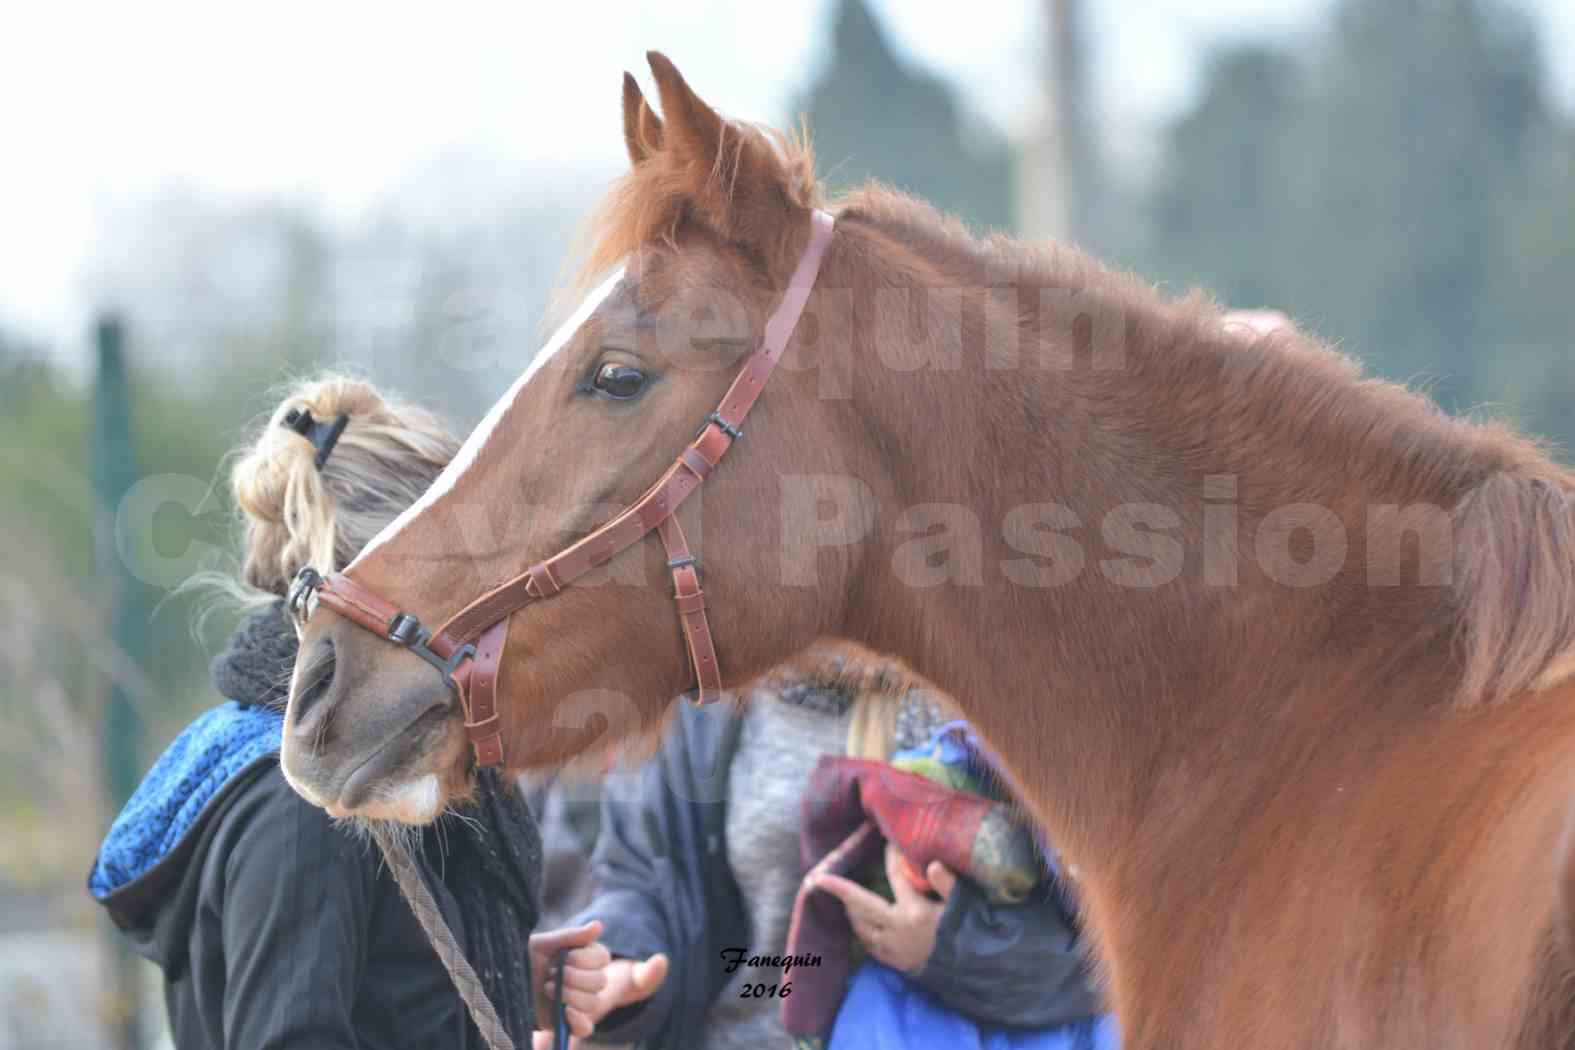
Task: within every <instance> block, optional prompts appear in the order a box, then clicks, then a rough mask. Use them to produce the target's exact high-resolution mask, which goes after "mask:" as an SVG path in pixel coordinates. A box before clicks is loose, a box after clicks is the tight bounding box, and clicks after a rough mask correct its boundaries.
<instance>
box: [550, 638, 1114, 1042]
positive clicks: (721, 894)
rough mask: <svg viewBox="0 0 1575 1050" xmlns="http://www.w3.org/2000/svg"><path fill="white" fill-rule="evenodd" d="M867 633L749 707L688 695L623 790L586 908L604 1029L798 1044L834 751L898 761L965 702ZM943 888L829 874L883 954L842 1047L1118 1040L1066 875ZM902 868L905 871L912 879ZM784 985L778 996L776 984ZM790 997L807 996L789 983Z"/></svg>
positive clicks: (949, 881) (948, 881) (775, 683)
mask: <svg viewBox="0 0 1575 1050" xmlns="http://www.w3.org/2000/svg"><path fill="white" fill-rule="evenodd" d="M911 681H912V676H911V675H909V674H908V672H907V671H906V670H905V669H904V668H902V667H901V666H900V665H898V664H896V662H895V661H888V660H885V659H883V658H881V657H878V656H876V655H874V654H871V653H868V652H866V651H864V650H860V649H857V648H856V647H852V646H845V645H840V644H838V645H832V646H821V647H817V648H816V649H814V650H811V652H810V653H808V654H806V655H805V656H803V657H801V658H799V659H798V660H795V661H792V662H790V663H789V664H787V665H785V666H784V667H782V668H779V669H778V670H776V671H774V672H772V673H771V674H770V675H768V676H767V677H766V678H765V679H764V680H762V681H761V682H760V683H758V684H757V685H756V686H755V687H753V688H752V689H751V690H750V692H749V695H748V697H747V703H746V704H744V705H743V706H742V708H735V707H734V706H733V705H731V704H727V703H721V704H715V705H711V706H708V707H705V708H698V707H695V706H693V705H690V704H686V703H681V704H680V708H679V710H678V712H677V715H676V717H675V718H674V719H673V720H672V721H671V722H670V723H669V724H668V726H667V728H666V730H665V732H664V734H663V737H662V740H661V744H660V748H659V750H658V752H657V753H656V755H655V756H654V757H652V758H651V759H649V760H648V761H647V762H645V763H644V764H643V765H641V766H640V767H639V768H638V769H637V770H636V771H635V772H633V773H632V774H627V775H625V776H622V777H615V778H614V780H612V781H611V782H609V784H608V785H607V787H606V789H605V791H604V796H603V797H604V801H603V804H602V825H601V830H600V834H599V836H598V839H597V845H596V849H595V852H594V854H593V856H592V860H591V874H592V878H593V881H594V883H595V886H596V892H595V896H594V898H593V900H592V901H591V903H590V904H589V905H588V906H587V907H586V908H585V909H584V911H583V912H581V913H580V916H579V918H580V920H581V921H589V920H596V921H599V922H601V923H602V924H603V925H604V930H603V933H602V942H603V944H604V945H605V947H606V948H607V949H608V950H610V951H611V953H612V955H613V961H612V963H611V965H609V966H608V967H607V968H606V971H605V973H606V982H605V985H604V987H603V988H602V989H601V990H600V991H599V992H598V993H596V994H595V996H594V997H593V999H594V1002H593V1005H592V1006H590V1007H589V1010H588V1012H589V1013H590V1015H591V1017H592V1019H593V1020H594V1021H595V1022H596V1032H595V1035H594V1036H593V1039H594V1041H595V1042H597V1043H610V1044H618V1045H628V1044H634V1045H638V1046H640V1047H644V1048H661V1050H757V1048H769V1047H782V1048H784V1050H787V1048H788V1047H790V1046H793V1045H794V1043H793V1037H792V1036H790V1034H789V1033H788V1032H787V1030H786V1028H785V1026H784V1024H783V1021H782V1017H781V1010H780V1006H781V1003H782V1000H781V998H780V996H781V995H782V994H784V988H785V986H786V985H788V984H791V982H792V974H791V973H784V972H783V967H782V965H781V960H780V956H781V955H782V953H783V951H784V949H785V946H786V943H787V938H788V929H789V922H790V917H791V912H792V908H793V902H794V898H795V895H796V894H797V892H798V890H799V886H800V882H801V880H802V878H803V877H804V874H805V863H804V859H803V858H802V856H801V852H800V830H801V822H800V814H801V812H802V804H803V801H804V799H803V796H804V792H805V785H806V782H807V781H808V780H809V776H810V772H811V771H812V770H813V769H814V768H815V765H816V763H817V762H818V761H819V759H820V757H821V756H823V755H828V754H834V755H849V756H852V757H856V758H878V759H881V760H886V759H889V758H891V757H892V756H893V755H894V754H896V753H897V752H898V751H901V750H903V749H906V748H912V747H916V746H919V745H921V744H924V743H925V742H927V741H929V740H931V739H932V737H933V736H934V734H935V733H936V732H937V731H938V730H939V729H940V728H941V727H943V726H944V725H946V724H947V723H950V722H952V721H953V720H954V719H956V717H957V713H956V711H955V709H954V707H953V706H952V704H951V701H950V700H949V698H947V697H945V696H944V695H942V694H939V693H938V692H936V691H934V690H933V689H930V688H928V687H924V686H915V687H908V686H906V685H903V684H901V683H907V682H911ZM925 875H926V877H927V879H928V882H929V884H930V885H931V886H933V887H934V888H935V889H936V890H937V891H939V899H934V898H931V897H929V896H927V895H922V894H919V893H917V892H912V891H910V892H903V891H904V890H906V889H907V887H906V886H905V885H904V886H902V887H900V888H898V889H897V894H896V899H894V900H892V899H887V898H885V897H882V896H879V895H876V894H874V893H873V892H870V891H862V890H858V889H857V887H853V888H851V889H850V888H849V887H852V886H853V884H852V883H851V882H847V881H846V880H843V882H842V883H841V884H837V883H833V884H831V885H827V886H826V888H827V889H828V890H833V891H834V892H836V893H837V895H838V896H839V897H842V898H844V903H845V904H847V905H848V915H849V918H850V921H851V922H852V925H853V930H854V934H855V936H856V937H857V938H858V939H859V941H860V942H861V945H862V951H863V953H864V954H865V955H866V956H867V960H868V961H867V964H866V965H865V966H863V967H861V968H860V969H859V970H858V971H857V973H856V974H855V976H854V978H853V980H852V981H851V982H850V984H849V987H848V989H847V994H846V998H845V999H844V1002H843V1004H842V1014H841V1015H840V1016H839V1017H838V1021H837V1026H836V1030H835V1031H834V1032H833V1033H832V1036H831V1042H830V1046H831V1048H832V1050H854V1048H864V1047H867V1048H876V1047H880V1048H887V1047H890V1048H896V1047H909V1046H913V1047H922V1046H945V1047H948V1048H959V1050H967V1048H968V1047H969V1046H973V1047H977V1048H985V1050H1006V1048H1008V1047H1011V1048H1021V1050H1027V1048H1030V1047H1032V1048H1035V1050H1115V1048H1116V1047H1117V1045H1118V1037H1117V1033H1116V1028H1115V1023H1114V1020H1113V1018H1112V1017H1111V1016H1110V1015H1108V1014H1107V1013H1106V1012H1105V1010H1104V1006H1103V1004H1102V1002H1101V999H1100V995H1099V992H1098V990H1097V988H1096V987H1095V985H1094V982H1093V978H1092V976H1091V974H1090V968H1089V960H1088V957H1087V951H1086V946H1085V944H1084V942H1083V940H1082V938H1081V937H1080V936H1079V933H1078V927H1077V921H1076V918H1075V915H1074V914H1073V911H1072V909H1071V907H1070V906H1069V903H1068V896H1067V894H1066V893H1065V892H1063V887H1061V886H1060V885H1059V884H1058V882H1057V880H1056V878H1055V876H1054V875H1053V874H1050V873H1049V872H1046V877H1045V879H1044V881H1043V882H1042V883H1041V884H1040V886H1039V887H1038V888H1037V889H1036V890H1035V891H1034V892H1033V893H1032V894H1031V895H1030V897H1029V898H1028V899H1027V900H1024V901H1022V902H1021V903H1016V904H1004V903H998V902H995V901H992V900H991V899H990V898H989V896H988V895H987V894H986V893H985V892H983V891H982V890H981V889H980V888H979V887H976V886H974V885H972V884H971V883H970V881H969V880H968V879H967V878H965V877H961V876H959V875H957V874H956V873H954V872H950V871H947V870H945V869H944V868H943V867H941V866H940V865H939V864H935V865H931V867H930V870H928V871H927V872H926V873H925ZM897 881H898V880H895V879H894V880H893V885H894V887H896V883H897ZM771 988H775V989H776V991H775V993H774V994H772V993H765V994H762V990H764V989H771ZM787 994H793V992H792V991H791V990H790V989H789V990H788V991H787Z"/></svg>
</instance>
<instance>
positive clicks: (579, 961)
mask: <svg viewBox="0 0 1575 1050" xmlns="http://www.w3.org/2000/svg"><path fill="white" fill-rule="evenodd" d="M610 962H612V952H610V951H608V950H607V946H606V945H605V944H603V943H601V942H600V941H597V942H596V943H595V944H593V945H590V946H589V947H587V948H576V949H574V950H573V951H571V952H570V953H569V954H568V955H566V956H564V959H563V968H564V970H565V971H568V970H595V971H597V972H598V973H600V972H601V971H602V970H603V969H605V968H606V966H607V964H608V963H610ZM557 968H558V967H557V960H554V961H553V969H554V970H556V969H557ZM570 983H572V982H570Z"/></svg>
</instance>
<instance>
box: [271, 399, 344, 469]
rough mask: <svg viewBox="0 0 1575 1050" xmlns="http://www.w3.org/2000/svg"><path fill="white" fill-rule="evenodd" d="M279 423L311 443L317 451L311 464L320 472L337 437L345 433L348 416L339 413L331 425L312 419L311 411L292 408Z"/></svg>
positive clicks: (336, 441)
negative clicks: (315, 465)
mask: <svg viewBox="0 0 1575 1050" xmlns="http://www.w3.org/2000/svg"><path fill="white" fill-rule="evenodd" d="M281 422H282V423H283V424H284V425H285V426H287V427H289V428H290V429H291V430H293V431H295V432H296V433H297V434H299V435H301V436H302V437H304V438H305V439H306V440H308V441H310V442H311V443H312V447H313V448H315V449H317V455H316V456H314V457H312V462H313V463H315V464H317V469H318V470H322V469H323V464H324V463H327V462H328V454H329V453H330V452H332V451H333V450H334V445H335V444H337V443H338V441H339V435H340V434H343V433H344V432H345V424H346V423H348V422H350V415H349V413H347V412H341V413H339V418H337V419H335V420H334V421H333V422H332V423H319V422H318V421H317V420H315V419H313V418H312V410H311V409H309V408H292V409H290V411H288V412H286V413H285V416H284V419H283V420H282V421H281Z"/></svg>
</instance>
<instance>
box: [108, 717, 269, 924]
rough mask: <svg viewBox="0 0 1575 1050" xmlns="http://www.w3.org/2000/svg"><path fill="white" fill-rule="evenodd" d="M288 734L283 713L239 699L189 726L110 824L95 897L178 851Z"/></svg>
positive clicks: (126, 883) (124, 884)
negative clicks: (232, 786)
mask: <svg viewBox="0 0 1575 1050" xmlns="http://www.w3.org/2000/svg"><path fill="white" fill-rule="evenodd" d="M283 730H284V716H283V715H282V714H280V713H278V712H277V711H274V710H271V709H269V708H266V707H259V706H257V705H255V704H243V703H240V702H239V701H235V700H231V701H230V702H228V703H225V704H220V705H219V706H218V707H215V708H213V709H211V710H209V711H208V712H207V713H205V714H204V715H202V717H200V718H198V719H197V720H196V721H195V722H193V723H192V724H191V725H189V726H187V727H186V730H185V731H184V732H183V733H181V735H180V736H178V737H176V738H175V740H174V742H173V743H171V744H170V746H169V747H168V748H167V749H166V750H165V752H164V753H163V754H162V755H160V756H159V759H158V761H157V762H155V763H153V768H152V769H150V770H148V775H147V776H145V777H143V779H142V783H141V784H139V785H138V786H137V790H136V791H135V792H134V793H133V794H132V796H131V799H130V801H128V802H127V803H126V808H125V809H123V810H121V811H120V816H118V817H116V818H115V822H114V824H112V825H110V829H109V834H108V835H107V836H105V838H104V844H103V846H101V847H100V848H99V852H98V861H97V862H96V863H95V864H94V865H93V872H92V874H91V875H89V876H88V890H89V891H90V892H91V893H92V894H93V896H94V897H95V898H97V899H98V900H100V901H104V900H106V899H107V898H108V897H109V896H110V895H111V894H113V893H115V892H116V891H117V890H121V889H124V888H126V887H127V886H130V885H131V884H132V883H133V882H135V881H136V880H138V879H140V878H142V877H143V876H144V875H146V874H147V873H148V872H150V871H151V870H152V869H153V868H154V867H156V866H157V865H158V863H159V861H161V860H163V859H164V858H165V857H167V856H169V855H170V854H172V853H173V852H175V850H176V847H178V846H179V845H180V844H181V841H182V840H183V839H184V838H185V837H186V836H187V835H189V834H191V832H192V830H193V829H194V828H195V827H197V826H198V825H199V824H200V823H201V820H202V817H203V814H204V812H205V811H206V810H207V809H208V807H209V806H210V804H211V803H212V802H213V801H214V800H215V799H217V798H219V797H220V796H221V795H223V794H224V793H225V790H224V789H225V788H226V787H227V786H228V785H230V784H231V783H232V782H234V781H235V780H236V779H237V778H238V777H239V776H240V774H242V773H245V772H247V771H249V770H251V769H252V767H254V766H256V765H257V764H258V763H259V762H260V761H262V760H265V759H266V760H269V761H272V760H273V759H274V756H276V755H278V753H279V739H280V734H281V733H282V732H283Z"/></svg>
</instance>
